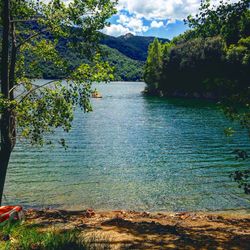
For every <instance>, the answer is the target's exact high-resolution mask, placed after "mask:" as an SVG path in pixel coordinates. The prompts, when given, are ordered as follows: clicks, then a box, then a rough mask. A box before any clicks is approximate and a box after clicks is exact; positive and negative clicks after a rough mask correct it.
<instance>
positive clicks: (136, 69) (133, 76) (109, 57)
mask: <svg viewBox="0 0 250 250" xmlns="http://www.w3.org/2000/svg"><path fill="white" fill-rule="evenodd" d="M101 54H102V55H103V59H104V60H105V61H107V62H109V64H110V65H111V66H113V67H114V79H115V80H117V81H121V80H122V81H140V80H141V79H142V75H143V62H141V61H137V60H133V59H131V58H129V57H127V56H125V55H123V54H122V53H120V52H119V51H118V50H116V49H110V48H109V47H107V46H106V45H102V46H101Z"/></svg>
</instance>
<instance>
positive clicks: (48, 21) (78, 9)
mask: <svg viewBox="0 0 250 250" xmlns="http://www.w3.org/2000/svg"><path fill="white" fill-rule="evenodd" d="M45 2H46V3H45ZM115 4H116V2H115V1H111V0H87V1H85V0H73V1H70V3H68V4H65V3H64V1H62V0H50V1H42V0H25V1H24V0H1V2H0V11H1V20H0V26H1V28H2V37H1V40H2V47H1V69H0V70H1V75H0V76H1V92H0V136H1V142H0V204H1V201H2V196H3V189H4V183H5V178H6V173H7V168H8V164H9V159H10V156H11V152H12V150H13V149H14V147H15V144H16V140H17V137H24V138H26V139H28V140H30V142H31V144H40V145H43V144H45V143H51V142H50V141H46V139H45V137H44V135H45V134H47V133H50V132H53V131H54V130H55V129H56V128H59V127H61V128H63V129H64V131H66V132H68V131H69V130H70V128H71V122H72V120H73V111H74V109H75V108H76V107H77V106H78V107H79V106H80V107H81V108H82V109H83V110H84V111H86V112H88V111H91V105H90V102H89V97H90V93H91V83H92V82H98V81H108V80H109V79H110V78H111V77H112V69H111V68H110V67H109V65H108V64H107V63H105V62H100V61H99V57H98V55H96V53H95V52H96V50H95V48H96V46H95V45H96V41H97V38H98V34H99V30H101V29H102V28H104V26H105V25H106V24H107V22H106V20H107V19H108V18H109V17H110V16H111V15H112V14H114V13H115V8H114V7H115ZM71 27H77V28H78V30H79V31H80V35H81V36H82V43H78V44H75V43H74V39H73V40H71V41H68V42H69V45H70V46H73V45H74V46H77V49H78V51H79V50H81V51H82V52H86V51H87V52H88V53H89V57H90V59H91V63H90V64H82V65H80V66H79V67H77V68H74V69H72V68H71V67H69V65H68V64H67V62H66V61H64V60H63V59H62V58H61V56H60V53H59V52H58V51H57V50H56V46H57V42H58V40H59V39H61V38H62V37H63V38H65V39H67V37H68V35H69V34H70V32H71ZM78 35H79V34H78ZM29 53H32V54H34V55H35V56H36V57H37V58H38V59H39V63H41V60H42V61H43V62H44V63H48V62H50V63H53V64H54V67H57V68H58V70H61V71H63V72H64V75H65V81H66V83H65V82H64V83H63V84H62V81H60V80H51V81H48V82H46V83H45V84H43V85H36V84H35V82H34V81H32V80H31V79H28V78H27V77H26V74H25V67H24V66H26V68H27V65H25V64H26V63H27V62H26V60H25V56H26V55H27V54H29ZM39 63H38V61H33V62H30V63H29V65H28V67H30V69H31V70H39ZM60 143H61V144H62V145H65V142H64V140H63V139H61V140H60Z"/></svg>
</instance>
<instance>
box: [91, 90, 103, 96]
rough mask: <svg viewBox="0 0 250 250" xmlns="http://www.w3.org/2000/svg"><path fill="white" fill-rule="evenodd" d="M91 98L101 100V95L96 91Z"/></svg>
mask: <svg viewBox="0 0 250 250" xmlns="http://www.w3.org/2000/svg"><path fill="white" fill-rule="evenodd" d="M92 98H102V95H101V94H100V93H99V92H98V91H97V90H94V91H93V92H92Z"/></svg>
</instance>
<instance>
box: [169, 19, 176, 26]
mask: <svg viewBox="0 0 250 250" xmlns="http://www.w3.org/2000/svg"><path fill="white" fill-rule="evenodd" d="M174 23H176V19H168V22H167V26H168V25H169V24H174Z"/></svg>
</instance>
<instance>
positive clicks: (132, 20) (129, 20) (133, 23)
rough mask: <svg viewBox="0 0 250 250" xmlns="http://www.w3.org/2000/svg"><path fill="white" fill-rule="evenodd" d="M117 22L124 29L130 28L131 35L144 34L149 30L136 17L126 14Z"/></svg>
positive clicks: (120, 16)
mask: <svg viewBox="0 0 250 250" xmlns="http://www.w3.org/2000/svg"><path fill="white" fill-rule="evenodd" d="M117 22H118V23H119V24H121V25H122V26H123V27H125V28H128V29H129V30H130V32H131V33H142V32H146V31H147V30H148V29H149V27H148V26H145V25H144V24H143V20H142V19H141V18H138V17H136V16H131V17H128V16H126V15H124V14H121V15H119V19H118V20H117Z"/></svg>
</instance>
